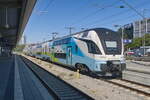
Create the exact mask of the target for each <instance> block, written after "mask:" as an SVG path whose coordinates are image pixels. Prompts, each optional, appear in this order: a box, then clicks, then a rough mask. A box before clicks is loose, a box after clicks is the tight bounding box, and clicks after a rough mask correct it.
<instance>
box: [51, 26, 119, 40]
mask: <svg viewBox="0 0 150 100" xmlns="http://www.w3.org/2000/svg"><path fill="white" fill-rule="evenodd" d="M92 30H93V31H95V32H97V33H106V32H111V33H117V32H116V31H113V30H111V29H108V28H92V29H87V30H84V31H80V32H76V33H73V34H71V35H66V36H63V37H59V38H56V39H55V40H54V41H56V40H60V39H64V38H67V37H71V36H73V35H76V34H80V33H83V32H87V31H92Z"/></svg>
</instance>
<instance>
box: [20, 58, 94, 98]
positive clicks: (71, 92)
mask: <svg viewBox="0 0 150 100" xmlns="http://www.w3.org/2000/svg"><path fill="white" fill-rule="evenodd" d="M21 58H22V60H23V61H24V63H25V64H26V65H27V66H28V67H29V69H31V71H32V72H33V73H34V74H35V75H36V76H37V77H38V79H39V80H40V81H41V82H42V84H43V85H44V86H45V87H46V88H47V90H48V91H49V92H50V94H52V95H53V96H54V98H55V99H56V100H94V99H93V98H92V97H90V96H88V95H87V94H85V93H83V92H82V91H80V90H78V89H77V88H75V87H73V86H71V85H70V84H68V83H66V82H65V81H63V80H61V79H60V78H58V77H56V76H54V75H53V74H51V73H50V72H48V71H46V70H45V69H43V68H41V67H39V66H38V65H36V64H35V63H33V62H32V61H29V60H28V59H26V58H25V57H21Z"/></svg>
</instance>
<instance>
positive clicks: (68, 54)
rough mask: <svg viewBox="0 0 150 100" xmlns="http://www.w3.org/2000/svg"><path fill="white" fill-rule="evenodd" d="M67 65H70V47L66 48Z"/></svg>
mask: <svg viewBox="0 0 150 100" xmlns="http://www.w3.org/2000/svg"><path fill="white" fill-rule="evenodd" d="M67 64H68V65H72V47H71V46H69V47H67Z"/></svg>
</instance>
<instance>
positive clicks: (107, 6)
mask: <svg viewBox="0 0 150 100" xmlns="http://www.w3.org/2000/svg"><path fill="white" fill-rule="evenodd" d="M117 3H118V1H116V2H114V3H112V4H110V5H106V6H104V7H101V8H99V9H98V10H96V11H94V12H92V13H89V14H88V15H86V16H84V17H82V18H81V19H79V20H77V21H76V22H74V23H72V24H71V26H73V25H75V24H77V23H78V22H81V21H84V20H85V19H87V18H89V17H91V16H94V15H95V14H97V13H99V12H100V11H102V10H104V9H106V8H110V7H113V6H114V5H116V4H117Z"/></svg>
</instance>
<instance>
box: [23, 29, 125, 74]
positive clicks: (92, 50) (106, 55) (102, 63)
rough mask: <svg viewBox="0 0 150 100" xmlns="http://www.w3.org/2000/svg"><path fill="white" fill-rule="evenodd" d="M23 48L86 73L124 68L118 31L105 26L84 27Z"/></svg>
mask: <svg viewBox="0 0 150 100" xmlns="http://www.w3.org/2000/svg"><path fill="white" fill-rule="evenodd" d="M25 52H28V54H30V55H32V56H35V57H36V56H37V55H40V59H44V60H49V61H51V62H55V63H58V64H62V65H66V66H68V67H73V68H76V69H79V70H80V71H82V72H87V73H90V72H93V73H99V74H101V75H106V74H107V73H109V74H116V73H117V74H118V73H122V71H123V70H125V69H126V62H125V58H124V46H123V40H122V38H121V34H119V33H117V32H115V31H113V30H111V29H107V28H93V29H88V30H84V31H81V32H77V33H74V34H71V35H66V36H63V37H60V38H55V39H53V40H49V41H47V42H43V43H38V44H34V45H30V46H28V47H27V48H25ZM37 58H38V57H37Z"/></svg>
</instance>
